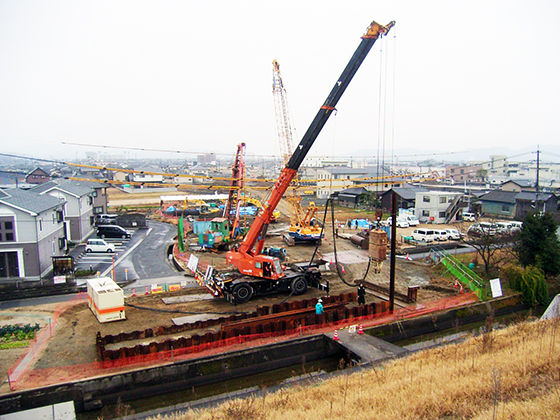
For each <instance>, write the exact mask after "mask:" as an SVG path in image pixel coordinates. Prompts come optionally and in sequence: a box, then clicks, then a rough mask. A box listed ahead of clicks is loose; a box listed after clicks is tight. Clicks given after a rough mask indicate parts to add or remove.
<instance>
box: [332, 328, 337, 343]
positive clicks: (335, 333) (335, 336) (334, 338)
mask: <svg viewBox="0 0 560 420" xmlns="http://www.w3.org/2000/svg"><path fill="white" fill-rule="evenodd" d="M333 340H334V341H338V330H334V337H333Z"/></svg>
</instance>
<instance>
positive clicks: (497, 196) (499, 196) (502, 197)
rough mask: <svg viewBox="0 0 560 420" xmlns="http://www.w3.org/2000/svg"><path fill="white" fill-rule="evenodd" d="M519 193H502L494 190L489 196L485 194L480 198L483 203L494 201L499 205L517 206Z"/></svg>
mask: <svg viewBox="0 0 560 420" xmlns="http://www.w3.org/2000/svg"><path fill="white" fill-rule="evenodd" d="M518 194H519V193H518V192H515V191H500V190H493V191H490V192H489V193H488V194H484V195H483V196H482V197H480V200H481V201H494V202H497V203H509V204H515V199H516V197H517V195H518Z"/></svg>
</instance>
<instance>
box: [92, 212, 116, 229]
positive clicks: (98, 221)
mask: <svg viewBox="0 0 560 420" xmlns="http://www.w3.org/2000/svg"><path fill="white" fill-rule="evenodd" d="M116 224H117V215H116V214H107V213H102V214H98V215H97V216H95V225H96V226H101V225H116Z"/></svg>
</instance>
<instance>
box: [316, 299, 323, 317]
mask: <svg viewBox="0 0 560 420" xmlns="http://www.w3.org/2000/svg"><path fill="white" fill-rule="evenodd" d="M323 312H324V308H323V299H319V300H318V301H317V305H315V313H316V314H317V315H321V314H322V313H323Z"/></svg>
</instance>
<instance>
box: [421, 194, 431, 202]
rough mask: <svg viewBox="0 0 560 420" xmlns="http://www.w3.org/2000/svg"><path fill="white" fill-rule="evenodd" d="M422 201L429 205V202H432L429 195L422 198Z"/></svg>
mask: <svg viewBox="0 0 560 420" xmlns="http://www.w3.org/2000/svg"><path fill="white" fill-rule="evenodd" d="M422 201H423V202H424V203H429V202H430V196H429V195H425V196H424V197H423V198H422Z"/></svg>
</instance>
